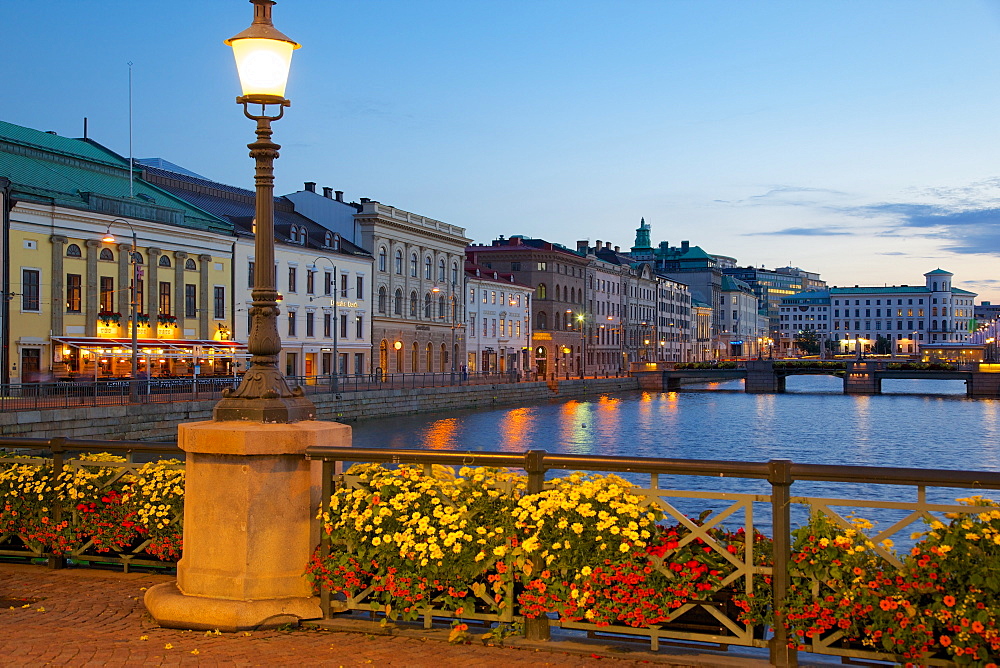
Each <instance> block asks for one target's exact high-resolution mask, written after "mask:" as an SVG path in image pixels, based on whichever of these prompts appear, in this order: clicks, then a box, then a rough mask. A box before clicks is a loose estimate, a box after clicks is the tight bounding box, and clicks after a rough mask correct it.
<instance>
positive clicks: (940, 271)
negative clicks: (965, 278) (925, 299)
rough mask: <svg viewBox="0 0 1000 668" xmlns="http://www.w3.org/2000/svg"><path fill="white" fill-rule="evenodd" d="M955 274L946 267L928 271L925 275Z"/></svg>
mask: <svg viewBox="0 0 1000 668" xmlns="http://www.w3.org/2000/svg"><path fill="white" fill-rule="evenodd" d="M954 275H955V274H953V273H951V272H950V271H945V270H944V269H940V268H938V269H935V270H934V271H928V272H927V273H926V274H924V276H954Z"/></svg>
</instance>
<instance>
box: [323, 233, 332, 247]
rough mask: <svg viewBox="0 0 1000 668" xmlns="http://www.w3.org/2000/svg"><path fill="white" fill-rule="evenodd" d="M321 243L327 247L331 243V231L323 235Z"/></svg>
mask: <svg viewBox="0 0 1000 668" xmlns="http://www.w3.org/2000/svg"><path fill="white" fill-rule="evenodd" d="M323 245H324V246H327V247H330V246H332V245H333V232H327V233H326V234H324V235H323Z"/></svg>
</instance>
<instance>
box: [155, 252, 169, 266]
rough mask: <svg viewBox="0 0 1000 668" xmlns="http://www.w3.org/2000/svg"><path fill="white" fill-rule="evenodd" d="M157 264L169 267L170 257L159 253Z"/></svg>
mask: <svg viewBox="0 0 1000 668" xmlns="http://www.w3.org/2000/svg"><path fill="white" fill-rule="evenodd" d="M157 264H159V265H160V266H161V267H169V266H170V258H169V257H167V256H166V255H161V256H160V260H159V262H157Z"/></svg>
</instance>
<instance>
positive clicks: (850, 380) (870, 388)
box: [844, 362, 882, 394]
mask: <svg viewBox="0 0 1000 668" xmlns="http://www.w3.org/2000/svg"><path fill="white" fill-rule="evenodd" d="M878 371H879V365H878V363H877V362H848V363H847V371H846V372H845V373H844V394H882V379H881V378H879V376H878Z"/></svg>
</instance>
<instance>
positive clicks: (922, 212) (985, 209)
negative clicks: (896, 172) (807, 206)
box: [839, 202, 1000, 255]
mask: <svg viewBox="0 0 1000 668" xmlns="http://www.w3.org/2000/svg"><path fill="white" fill-rule="evenodd" d="M993 204H994V205H993V206H981V207H976V208H969V207H967V206H964V205H957V206H956V205H948V204H921V203H907V202H889V203H881V204H869V205H865V206H859V207H848V208H841V209H839V210H840V212H841V213H845V214H847V215H852V216H856V217H861V218H868V219H872V218H884V219H887V220H888V221H889V222H890V224H891V227H890V228H889V229H888V230H887V231H886V232H885V236H901V237H906V236H913V235H917V236H920V237H924V238H931V239H938V240H940V241H941V242H942V245H941V249H942V250H945V251H949V252H952V253H958V254H961V255H1000V207H997V206H995V202H994V203H993Z"/></svg>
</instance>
